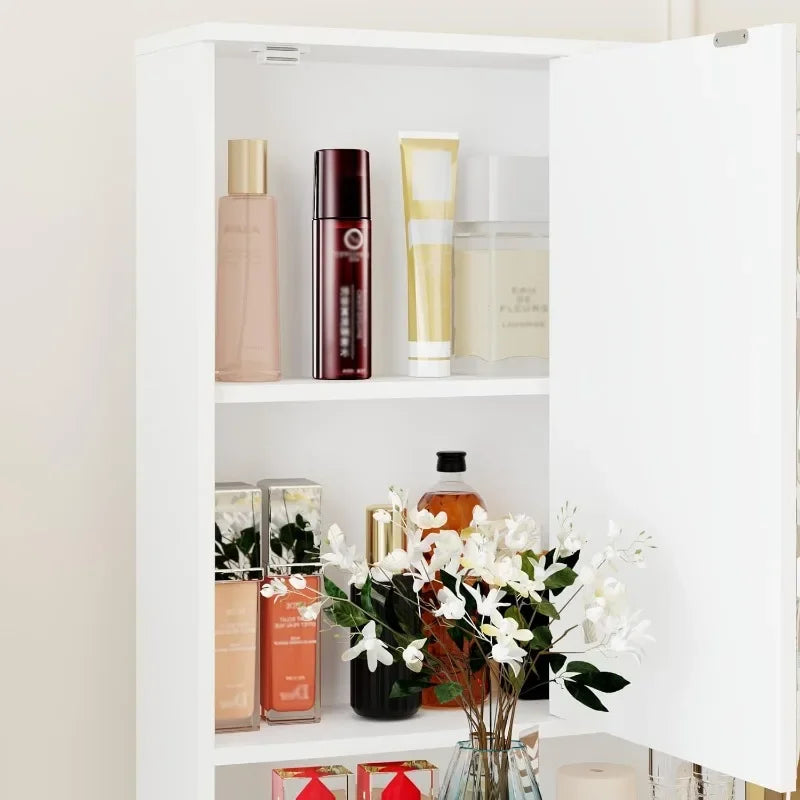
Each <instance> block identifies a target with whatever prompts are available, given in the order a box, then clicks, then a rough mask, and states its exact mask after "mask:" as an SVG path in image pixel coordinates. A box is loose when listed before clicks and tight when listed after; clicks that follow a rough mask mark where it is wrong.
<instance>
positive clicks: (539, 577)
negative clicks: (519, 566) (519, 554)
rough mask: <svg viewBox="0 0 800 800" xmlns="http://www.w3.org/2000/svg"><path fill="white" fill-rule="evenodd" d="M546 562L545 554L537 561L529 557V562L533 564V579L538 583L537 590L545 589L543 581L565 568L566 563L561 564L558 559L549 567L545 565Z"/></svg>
mask: <svg viewBox="0 0 800 800" xmlns="http://www.w3.org/2000/svg"><path fill="white" fill-rule="evenodd" d="M546 563H547V556H542V557H541V558H540V559H539V560H538V561H537V560H536V559H533V558H532V559H531V564H533V580H534V581H535V582H536V583H537V584H539V585H538V586H537V591H539V592H543V591H544V589H545V582H546V581H547V580H548V579H549V578H551V577H552V576H553V575H555V574H556V572H561V570H562V569H566V566H567V565H566V564H562V563H561V562H559V561H554V562H553V563H552V564H551V565H550V566H549V567H548V566H546Z"/></svg>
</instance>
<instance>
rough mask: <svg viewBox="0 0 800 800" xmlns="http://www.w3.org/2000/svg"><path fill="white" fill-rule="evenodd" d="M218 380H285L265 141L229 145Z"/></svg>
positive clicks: (222, 211)
mask: <svg viewBox="0 0 800 800" xmlns="http://www.w3.org/2000/svg"><path fill="white" fill-rule="evenodd" d="M215 377H216V379H217V380H218V381H276V380H278V379H279V378H280V377H281V356H280V322H279V313H278V237H277V226H276V214H275V198H274V197H271V196H270V195H268V194H267V143H266V142H265V141H264V140H263V139H236V140H232V141H229V142H228V195H227V196H226V197H222V198H220V201H219V227H218V230H217V324H216V367H215Z"/></svg>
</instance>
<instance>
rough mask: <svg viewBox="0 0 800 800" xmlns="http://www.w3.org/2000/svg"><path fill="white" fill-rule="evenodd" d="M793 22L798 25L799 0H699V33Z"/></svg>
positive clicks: (799, 18)
mask: <svg viewBox="0 0 800 800" xmlns="http://www.w3.org/2000/svg"><path fill="white" fill-rule="evenodd" d="M771 22H794V23H795V24H797V25H800V0H699V3H698V8H697V30H698V33H712V32H714V31H721V30H732V29H734V28H747V27H751V26H753V25H768V24H769V23H771Z"/></svg>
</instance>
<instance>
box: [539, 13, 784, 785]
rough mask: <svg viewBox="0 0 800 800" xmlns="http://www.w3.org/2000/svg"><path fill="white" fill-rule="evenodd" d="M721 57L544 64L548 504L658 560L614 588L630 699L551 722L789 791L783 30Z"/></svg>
mask: <svg viewBox="0 0 800 800" xmlns="http://www.w3.org/2000/svg"><path fill="white" fill-rule="evenodd" d="M729 38H730V40H731V41H735V40H736V38H737V37H729ZM744 38H746V41H743V39H744ZM726 41H727V39H726V37H723V40H722V42H719V41H715V37H713V36H704V37H700V38H695V39H687V40H682V41H674V42H666V43H662V44H651V45H636V46H632V47H629V48H622V49H619V50H613V51H604V52H601V53H599V54H595V55H588V56H579V57H575V58H568V59H563V60H560V61H558V62H556V63H555V64H554V65H553V66H552V83H551V138H550V153H551V165H550V170H551V171H550V182H551V193H550V197H551V237H552V238H551V245H552V261H551V276H550V282H551V283H550V286H551V289H550V291H551V299H550V302H551V305H550V307H551V310H552V313H551V321H552V322H551V324H552V327H551V411H550V414H551V451H550V457H551V509H552V510H553V512H555V511H556V510H557V509H558V507H559V506H560V504H562V503H563V502H564V501H565V500H569V501H570V502H571V503H574V504H577V505H578V506H579V508H580V512H579V515H578V518H577V523H578V527H579V528H580V531H581V532H582V533H585V534H586V535H588V536H589V537H590V542H589V544H588V545H587V552H589V553H591V552H594V551H596V550H599V549H602V548H603V547H604V546H605V544H606V543H607V540H606V532H607V526H608V520H609V518H611V519H614V520H615V521H616V522H617V523H618V524H619V525H621V526H622V527H623V529H624V530H625V531H626V532H630V533H636V532H638V531H639V530H641V529H646V530H647V531H648V532H649V533H651V534H652V535H653V536H654V537H655V540H656V543H657V545H658V550H656V551H654V552H653V553H652V555H651V556H650V560H649V565H648V567H647V568H646V569H644V570H641V571H640V570H636V569H633V568H631V569H627V570H625V574H624V576H621V577H622V578H623V580H625V581H626V582H627V583H628V585H629V587H630V591H631V594H632V596H633V598H634V600H635V601H636V603H637V604H638V605H640V606H641V607H643V608H644V609H645V613H646V616H648V617H649V618H651V619H652V621H653V625H652V633H653V634H654V636H655V637H656V641H655V642H654V643H652V644H651V645H650V646H648V648H647V654H646V657H645V660H644V662H643V664H642V666H641V667H637V665H636V663H635V662H634V661H633V660H632V659H629V658H616V659H614V660H613V661H611V662H610V664H609V665H608V668H610V669H613V670H615V671H619V672H621V673H623V674H625V675H627V676H628V677H629V678H630V679H631V681H632V685H631V686H629V687H628V688H626V689H625V690H624V691H623V692H621V693H619V694H618V695H612V696H608V701H609V702H608V705H609V707H610V708H611V713H609V714H607V715H603V714H598V713H596V712H588V711H586V710H585V709H583V708H582V707H581V706H579V705H578V704H577V703H575V702H574V701H573V700H572V699H571V698H570V697H569V696H568V695H565V694H564V693H563V692H562V691H559V690H554V692H553V697H552V710H553V712H554V713H555V714H558V715H560V716H575V715H578V714H583V713H586V714H587V715H591V716H593V717H594V720H595V721H596V722H597V723H598V724H599V725H600V727H601V728H603V729H605V730H607V731H608V732H609V733H612V734H615V735H617V736H620V737H622V738H624V739H628V740H630V741H633V742H636V743H639V744H642V745H646V746H650V747H653V748H655V749H658V750H660V751H664V752H666V753H670V754H672V755H674V756H676V757H679V758H683V759H686V760H689V761H693V762H696V763H700V764H702V765H704V766H706V767H709V768H712V769H717V770H720V771H722V772H725V773H728V774H731V775H735V776H737V777H739V778H743V779H747V780H751V781H754V782H757V783H759V784H761V785H764V786H767V787H771V788H775V789H778V790H787V789H793V788H794V785H795V765H796V759H797V749H796V744H795V635H794V609H795V555H796V554H795V479H796V478H795V453H796V433H795V413H796V411H795V313H796V312H795V263H794V250H795V245H794V219H793V217H794V208H793V205H794V186H795V169H794V158H795V141H794V137H795V116H794V103H795V30H794V27H793V26H789V25H775V26H769V27H765V28H758V29H755V30H751V31H749V35H748V36H747V37H741V38H740V39H739V41H742V43H741V44H731V45H729V46H719V44H726ZM631 573H633V574H631ZM572 605H573V606H576V608H575V609H574V611H575V612H576V613H577V616H578V617H580V616H581V612H582V609H581V608H577V606H579V605H580V604H579V603H577V602H576V603H574V604H572ZM570 611H573V609H572V608H570ZM571 621H573V622H574V621H576V620H575V619H574V618H572V620H571ZM577 621H580V620H579V619H578V620H577ZM576 635H577V634H576ZM565 649H570V648H568V647H567V648H565ZM606 663H608V662H606ZM605 698H606V696H603V699H604V700H605Z"/></svg>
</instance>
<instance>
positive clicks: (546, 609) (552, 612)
mask: <svg viewBox="0 0 800 800" xmlns="http://www.w3.org/2000/svg"><path fill="white" fill-rule="evenodd" d="M536 610H537V611H538V612H539V613H540V614H544V615H545V616H546V617H551V618H552V619H561V617H560V615H559V613H558V611H557V610H556V607H555V606H554V605H553V604H552V603H550V602H548V601H547V600H542V602H541V603H539V604H538V605H537V606H536Z"/></svg>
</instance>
